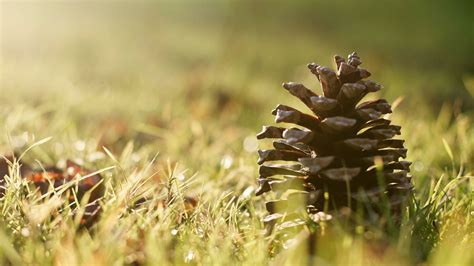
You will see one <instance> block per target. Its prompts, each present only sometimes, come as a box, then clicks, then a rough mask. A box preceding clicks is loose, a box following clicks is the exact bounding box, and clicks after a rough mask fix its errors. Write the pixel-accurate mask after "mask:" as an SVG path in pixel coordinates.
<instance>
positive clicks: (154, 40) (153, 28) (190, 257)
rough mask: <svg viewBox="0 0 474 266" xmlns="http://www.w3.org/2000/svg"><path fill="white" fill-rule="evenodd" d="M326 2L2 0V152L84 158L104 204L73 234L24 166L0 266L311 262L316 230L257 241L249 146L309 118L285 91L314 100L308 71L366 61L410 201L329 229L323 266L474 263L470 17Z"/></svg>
mask: <svg viewBox="0 0 474 266" xmlns="http://www.w3.org/2000/svg"><path fill="white" fill-rule="evenodd" d="M328 2H330V1H326V2H322V1H316V2H315V3H310V2H301V3H299V2H298V3H293V4H289V3H285V2H282V1H278V2H275V3H271V2H268V1H258V2H255V3H254V2H242V3H239V2H236V1H222V2H214V1H207V2H205V3H200V4H197V3H195V2H191V1H177V2H167V1H164V2H159V3H158V2H157V3H148V2H140V3H139V4H131V3H125V2H104V3H99V2H89V1H76V2H73V3H72V2H71V3H66V2H53V1H51V2H42V3H39V2H34V1H33V2H8V1H6V2H1V3H0V42H1V52H0V133H1V134H0V153H2V154H8V153H11V152H12V151H16V152H18V153H19V154H22V153H23V154H24V157H23V159H22V161H23V162H25V163H28V164H30V165H32V166H34V167H45V166H48V165H52V164H56V163H58V162H59V163H62V162H64V161H65V160H67V159H71V160H75V161H80V162H83V164H84V165H85V166H86V167H87V168H90V169H93V170H97V171H101V175H102V176H103V177H104V185H105V197H104V198H103V199H102V200H101V206H102V209H103V212H102V215H101V217H100V220H99V221H98V222H97V224H95V225H94V226H93V227H92V228H91V230H79V229H78V228H79V227H80V225H79V223H80V221H79V220H78V219H76V218H74V217H73V216H71V215H70V208H68V207H67V203H65V202H63V201H61V200H60V198H58V197H56V196H54V195H51V196H50V197H46V199H40V195H39V194H38V193H35V191H34V190H33V189H32V188H31V186H28V183H27V182H26V181H25V179H23V178H22V177H21V175H20V171H19V164H18V163H13V164H12V165H11V167H10V174H9V177H8V178H7V184H8V186H7V187H8V189H7V192H6V194H5V197H3V198H2V199H0V212H1V214H0V264H5V265H9V264H13V265H21V264H31V265H49V264H56V265H92V264H103V265H111V264H112V265H121V264H137V265H139V264H148V265H173V264H178V265H181V264H189V265H234V264H236V265H240V264H242V265H262V264H263V265H266V264H270V265H300V264H301V265H304V264H306V263H307V260H308V259H309V257H308V256H307V255H306V254H307V248H306V246H305V243H307V242H306V239H307V237H308V233H307V232H305V231H303V232H301V233H300V234H298V235H297V236H296V237H295V238H294V240H292V241H288V242H285V243H280V242H278V238H276V236H275V235H274V234H273V235H270V236H266V235H265V234H264V228H263V223H262V222H261V218H262V217H263V215H264V214H265V212H266V211H265V208H264V200H265V198H264V197H255V196H254V192H255V189H256V187H257V181H256V179H257V176H258V166H257V164H256V160H257V152H256V151H257V149H258V145H259V144H258V142H257V140H256V138H255V135H256V133H257V132H258V131H260V129H261V126H262V125H267V124H271V123H272V121H273V117H272V115H271V114H270V112H271V110H272V109H273V107H274V106H276V105H277V104H278V103H285V104H288V105H291V104H292V105H293V106H295V105H296V106H298V105H297V103H296V100H294V99H292V97H289V95H288V94H287V93H286V92H285V91H284V90H283V89H282V88H281V87H280V84H281V83H282V82H286V81H290V80H291V81H298V82H302V83H304V84H306V85H307V86H310V87H311V88H318V89H319V86H318V84H317V80H315V79H314V76H312V75H311V73H309V71H307V69H306V64H307V63H310V62H313V61H314V62H317V63H320V64H323V65H330V66H332V61H331V60H332V56H333V55H334V54H336V53H338V54H341V55H343V56H345V55H347V54H349V53H350V52H352V51H353V50H356V51H357V52H358V53H359V55H360V56H361V57H362V60H363V61H364V65H363V66H364V67H365V68H367V69H368V70H370V71H371V73H372V77H371V79H373V80H375V81H377V82H379V83H381V84H383V85H384V89H383V90H382V91H381V92H380V93H378V95H377V96H381V97H385V98H387V100H388V101H389V102H398V103H399V104H398V105H397V108H396V109H395V112H394V114H393V115H392V117H391V118H392V119H393V120H394V122H395V124H398V125H401V126H402V138H404V139H405V140H406V146H407V148H408V151H409V152H408V160H410V161H412V162H413V165H412V167H411V170H412V174H413V182H414V185H415V188H416V192H415V196H414V198H413V199H412V200H411V202H410V205H409V208H407V210H406V212H404V221H403V224H402V226H401V228H398V229H397V230H392V231H390V232H386V230H383V229H382V228H378V227H376V226H375V227H370V228H361V227H357V228H356V230H355V231H354V232H349V230H347V228H344V227H343V226H341V225H339V224H338V223H337V221H334V223H329V224H327V226H325V230H324V233H321V236H319V239H318V246H317V249H318V250H317V252H316V254H317V256H316V257H315V258H312V262H314V263H315V264H317V265H381V264H389V265H473V264H474V253H473V252H472V251H473V250H474V206H473V203H472V201H473V197H474V191H473V187H474V178H473V176H472V173H473V165H474V127H473V125H472V124H473V121H472V119H473V118H474V115H473V110H474V109H472V108H473V107H474V104H473V103H474V101H473V96H472V94H471V93H474V65H473V60H472V52H473V49H472V47H474V45H473V40H474V38H473V31H472V14H470V11H471V12H472V10H473V9H472V4H470V3H469V2H468V1H465V2H461V1H460V3H457V4H453V3H431V2H430V3H429V4H428V3H427V1H420V2H419V3H410V4H402V3H396V2H391V1H377V2H375V1H357V3H355V2H354V3H346V2H345V1H335V2H334V3H328ZM469 10H470V11H469ZM356 14H357V15H356ZM401 17H403V19H400V18H401ZM144 197H145V198H146V199H147V201H146V202H145V203H144V204H142V205H139V206H135V205H136V204H135V203H136V201H137V200H139V199H141V198H144ZM268 197H270V196H268ZM190 199H193V201H192V202H191V200H190ZM194 201H196V202H197V204H194V203H195V202H194ZM58 208H59V209H62V210H63V211H62V212H61V213H58V211H57V210H58Z"/></svg>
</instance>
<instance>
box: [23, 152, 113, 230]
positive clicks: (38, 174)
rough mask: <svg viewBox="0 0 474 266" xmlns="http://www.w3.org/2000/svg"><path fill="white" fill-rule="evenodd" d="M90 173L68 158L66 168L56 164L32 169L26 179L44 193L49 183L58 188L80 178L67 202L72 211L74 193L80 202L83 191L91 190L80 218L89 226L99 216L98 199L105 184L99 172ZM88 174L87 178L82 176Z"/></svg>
mask: <svg viewBox="0 0 474 266" xmlns="http://www.w3.org/2000/svg"><path fill="white" fill-rule="evenodd" d="M90 174H92V171H91V170H89V169H86V168H83V167H82V166H80V165H78V164H76V163H74V162H72V161H70V160H68V161H67V163H66V169H65V170H63V169H61V168H58V167H56V166H51V167H47V168H46V169H44V170H38V171H33V172H32V173H31V174H30V175H29V176H27V179H28V180H30V181H31V182H33V183H34V185H35V186H36V187H37V188H38V189H39V191H40V192H41V194H45V193H47V192H48V190H49V189H50V184H53V187H54V188H58V187H60V186H61V185H64V184H66V183H67V182H71V181H74V180H77V179H81V180H80V181H79V182H77V184H76V185H73V186H72V187H71V188H70V189H69V191H70V194H69V199H68V200H69V203H70V206H71V208H72V209H73V211H74V212H76V211H77V209H76V198H75V197H74V194H73V190H74V193H75V194H76V197H77V200H78V201H79V202H81V200H82V198H83V197H84V195H85V193H86V192H88V191H91V189H93V188H94V190H92V191H91V194H90V197H89V200H88V202H87V205H86V206H85V208H84V209H85V211H84V214H83V216H82V219H81V226H83V227H90V226H92V225H93V224H94V223H95V222H96V221H97V219H98V218H99V215H100V212H101V207H100V204H99V200H100V199H101V198H102V197H103V196H104V192H105V186H104V183H103V182H101V181H102V180H103V177H102V176H101V175H100V174H95V175H92V176H89V175H90ZM84 176H88V177H87V178H83V177H84Z"/></svg>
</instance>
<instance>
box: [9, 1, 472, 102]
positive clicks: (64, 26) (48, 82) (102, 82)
mask: <svg viewBox="0 0 474 266" xmlns="http://www.w3.org/2000/svg"><path fill="white" fill-rule="evenodd" d="M473 21H474V20H473V4H472V1H384V0H382V1H366V0H362V1H129V2H125V1H102V2H98V1H64V2H63V1H31V2H29V1H19V2H18V1H11V2H10V1H3V2H2V3H1V72H2V78H1V87H0V88H1V90H2V96H1V97H2V101H6V100H9V99H11V93H12V92H18V91H19V90H24V91H25V93H26V96H27V97H26V98H23V99H24V100H26V101H31V100H33V99H34V100H39V99H41V98H43V97H51V96H50V95H49V93H50V92H63V91H64V90H74V91H76V93H78V92H77V91H81V92H83V91H107V90H109V91H110V93H112V94H115V93H116V92H117V91H120V90H130V91H132V90H133V91H134V93H136V94H137V95H140V94H142V91H143V88H147V89H153V90H162V91H171V90H175V89H184V90H196V89H207V88H208V87H218V88H217V89H218V90H229V91H239V93H240V92H241V93H245V92H243V91H248V90H259V91H264V92H262V93H261V94H262V95H269V94H273V93H275V94H278V93H280V92H279V91H278V90H274V87H278V86H279V84H280V83H281V82H282V81H286V80H289V79H295V80H302V79H307V76H308V75H307V74H306V73H304V66H305V64H306V63H308V62H312V61H316V62H318V63H321V64H332V62H331V61H330V60H331V57H332V55H334V54H336V53H339V54H341V55H347V54H348V53H349V52H352V51H357V52H359V54H360V55H361V56H362V58H363V59H365V60H364V62H365V67H366V68H368V69H369V70H371V72H372V74H373V78H374V79H376V80H378V81H380V82H381V83H383V84H384V85H385V88H386V90H385V91H384V93H386V94H388V97H391V98H394V97H397V96H398V95H406V96H411V95H417V96H420V97H418V98H417V102H418V101H423V102H428V103H430V104H431V105H433V106H437V105H439V104H440V103H441V102H444V101H453V100H455V99H461V100H463V102H464V106H466V107H468V106H472V101H471V98H472V97H470V95H469V88H468V86H470V85H467V84H468V83H470V82H472V81H470V80H472V75H473V73H474V60H473V59H474V57H473V47H474V43H473V39H474V30H473ZM197 83H199V84H197ZM190 86H191V87H192V86H197V87H198V88H190ZM471 87H472V86H471ZM471 89H472V88H471ZM15 94H17V95H18V93H15ZM33 95H34V97H33ZM112 96H114V95H112ZM20 97H24V95H20ZM38 97H39V98H38ZM264 100H267V99H264Z"/></svg>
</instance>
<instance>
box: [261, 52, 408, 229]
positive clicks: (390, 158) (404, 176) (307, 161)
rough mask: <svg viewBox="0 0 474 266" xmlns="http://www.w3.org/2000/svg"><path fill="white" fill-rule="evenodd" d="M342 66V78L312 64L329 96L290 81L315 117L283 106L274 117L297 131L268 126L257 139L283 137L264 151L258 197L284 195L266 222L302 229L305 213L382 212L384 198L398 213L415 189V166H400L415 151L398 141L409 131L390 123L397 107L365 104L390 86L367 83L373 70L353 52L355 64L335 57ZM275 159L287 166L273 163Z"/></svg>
mask: <svg viewBox="0 0 474 266" xmlns="http://www.w3.org/2000/svg"><path fill="white" fill-rule="evenodd" d="M335 62H336V65H337V73H336V72H334V71H333V70H332V69H330V68H328V67H323V66H319V65H317V64H314V63H311V64H309V65H308V68H309V70H310V71H311V72H312V73H313V74H314V75H315V76H316V77H317V78H318V80H319V82H320V84H321V87H322V92H323V95H324V96H320V95H318V94H316V93H315V92H313V91H312V90H310V89H308V88H306V87H305V86H303V85H302V84H299V83H293V82H289V83H284V84H283V88H285V89H286V90H287V91H288V92H289V93H290V94H292V95H293V96H296V97H297V98H299V99H300V100H301V101H302V102H303V103H304V104H305V105H306V106H307V107H308V108H309V109H310V110H311V111H312V114H306V113H303V112H300V111H298V110H296V109H294V108H292V107H289V106H286V105H278V106H277V107H276V109H275V110H273V112H272V114H273V115H275V116H276V118H275V121H276V122H277V123H292V124H296V125H297V127H292V128H283V127H276V126H265V127H264V128H263V131H262V132H260V133H259V134H258V135H257V138H258V139H265V138H270V139H277V140H275V141H274V142H273V147H274V149H269V150H259V151H258V153H259V161H258V164H260V169H259V174H260V177H259V179H258V180H259V188H258V189H257V192H256V194H257V196H258V195H261V194H263V193H266V192H270V191H273V192H275V193H276V196H277V198H278V200H274V201H269V202H267V203H266V209H267V211H268V212H269V213H270V214H269V215H268V216H267V217H265V218H264V222H266V223H269V224H275V223H279V225H280V226H281V227H283V228H285V227H292V226H299V225H302V224H304V223H305V220H304V219H299V218H296V217H301V216H300V215H299V214H300V213H301V211H302V210H304V211H306V213H307V214H309V215H310V217H311V216H317V217H323V215H321V212H322V211H324V212H329V213H338V211H341V210H342V209H344V210H356V209H358V208H363V209H364V210H367V209H371V210H375V211H376V212H379V213H380V212H381V210H380V207H378V206H379V205H380V202H381V201H382V199H384V198H385V199H387V200H388V201H387V202H388V203H389V206H390V207H391V210H392V212H395V213H396V212H399V208H400V206H401V203H402V202H403V201H404V200H405V199H406V198H407V195H409V194H410V193H411V191H412V184H411V182H410V179H411V177H410V175H409V173H408V172H409V166H410V164H411V163H410V162H407V161H399V159H400V158H405V157H406V153H407V150H406V149H405V148H404V146H403V144H404V140H401V139H393V137H394V136H395V135H399V134H400V129H401V128H400V126H396V125H391V124H390V123H391V121H390V120H387V117H385V118H384V115H385V114H389V113H391V112H392V110H391V106H390V104H389V103H388V102H387V101H386V100H383V99H379V100H374V101H367V102H362V103H360V104H359V101H361V99H362V98H363V97H364V96H365V95H367V94H368V93H369V92H376V91H378V90H380V89H381V88H382V86H381V85H379V84H377V83H375V82H373V81H370V80H365V78H367V77H369V76H370V73H369V72H368V71H367V70H365V69H362V68H359V65H360V64H361V63H362V62H361V60H360V58H359V56H358V55H357V54H356V53H352V54H350V55H349V57H348V61H347V62H346V61H345V60H344V59H343V58H342V57H340V56H335ZM377 160H378V161H379V162H380V165H382V164H383V168H382V170H380V167H376V166H375V164H376V163H375V162H376V161H377ZM274 161H286V163H284V164H274V163H273V164H272V163H270V164H269V162H274ZM368 202H370V203H368ZM302 203H303V204H302ZM368 204H369V206H368ZM367 207H369V208H367ZM339 213H340V212H339ZM317 217H316V218H317ZM313 220H315V219H313ZM316 220H317V219H316Z"/></svg>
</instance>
